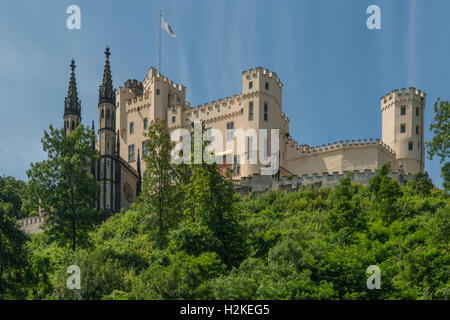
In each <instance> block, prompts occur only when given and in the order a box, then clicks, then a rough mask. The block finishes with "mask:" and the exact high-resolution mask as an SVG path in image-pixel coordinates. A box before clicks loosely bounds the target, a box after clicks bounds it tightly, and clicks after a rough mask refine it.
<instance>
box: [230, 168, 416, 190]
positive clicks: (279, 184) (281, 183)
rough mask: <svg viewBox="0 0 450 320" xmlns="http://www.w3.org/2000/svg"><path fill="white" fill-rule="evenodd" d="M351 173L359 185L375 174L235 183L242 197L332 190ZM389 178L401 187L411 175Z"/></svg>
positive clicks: (256, 178) (254, 179)
mask: <svg viewBox="0 0 450 320" xmlns="http://www.w3.org/2000/svg"><path fill="white" fill-rule="evenodd" d="M350 173H352V183H361V184H362V185H367V184H368V183H369V180H370V179H372V178H373V177H374V176H375V175H376V174H377V173H376V170H370V169H366V170H363V171H360V170H354V171H351V172H350V171H344V172H343V173H338V172H332V173H329V172H321V173H312V174H304V175H302V176H301V177H298V176H296V175H293V176H289V177H287V176H285V177H283V178H282V179H276V178H275V177H272V176H262V175H259V174H255V175H254V176H253V177H246V178H242V179H241V180H240V181H239V183H235V189H237V190H238V191H239V192H240V193H241V194H242V195H244V196H245V195H248V193H249V192H253V193H254V194H263V193H264V192H267V191H269V190H284V191H287V192H290V191H298V190H299V189H300V187H301V186H315V187H330V188H333V187H335V186H337V185H339V184H340V180H341V179H343V178H345V177H348V176H349V175H350ZM388 176H389V177H390V178H393V179H395V180H397V181H398V182H399V183H400V184H401V185H405V184H406V183H407V182H408V181H409V180H411V179H412V177H413V175H412V174H410V173H407V174H405V173H404V171H403V170H398V171H395V172H390V173H389V174H388Z"/></svg>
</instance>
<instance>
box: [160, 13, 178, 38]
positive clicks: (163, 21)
mask: <svg viewBox="0 0 450 320" xmlns="http://www.w3.org/2000/svg"><path fill="white" fill-rule="evenodd" d="M161 29H164V30H166V31H167V32H168V33H169V34H170V35H171V36H172V38H175V33H173V31H172V28H171V27H170V26H169V24H168V23H167V21H166V20H164V18H163V17H161Z"/></svg>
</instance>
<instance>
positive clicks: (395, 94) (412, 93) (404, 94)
mask: <svg viewBox="0 0 450 320" xmlns="http://www.w3.org/2000/svg"><path fill="white" fill-rule="evenodd" d="M426 96H427V94H426V93H425V92H422V91H420V90H419V89H416V88H414V87H409V89H408V91H406V88H402V89H401V90H399V89H395V90H392V91H391V92H389V93H388V94H386V95H385V96H383V97H381V98H380V100H381V103H382V104H387V103H390V102H391V101H392V100H394V101H395V100H397V99H400V98H422V99H425V98H426Z"/></svg>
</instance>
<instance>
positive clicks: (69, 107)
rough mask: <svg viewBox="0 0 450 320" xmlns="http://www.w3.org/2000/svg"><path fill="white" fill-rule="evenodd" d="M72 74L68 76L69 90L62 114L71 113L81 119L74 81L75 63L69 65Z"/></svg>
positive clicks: (79, 103) (75, 82)
mask: <svg viewBox="0 0 450 320" xmlns="http://www.w3.org/2000/svg"><path fill="white" fill-rule="evenodd" d="M70 68H71V69H72V73H71V74H70V82H69V90H68V92H67V97H66V98H65V100H64V114H67V113H73V114H76V115H77V116H79V117H80V118H81V102H80V101H79V100H78V92H77V81H76V79H75V68H76V66H75V61H74V60H73V59H72V63H71V64H70Z"/></svg>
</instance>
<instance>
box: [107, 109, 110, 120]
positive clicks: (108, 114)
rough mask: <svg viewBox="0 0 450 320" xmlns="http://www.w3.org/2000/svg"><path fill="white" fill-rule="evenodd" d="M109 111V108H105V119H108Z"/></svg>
mask: <svg viewBox="0 0 450 320" xmlns="http://www.w3.org/2000/svg"><path fill="white" fill-rule="evenodd" d="M109 116H110V113H109V109H108V110H106V119H109Z"/></svg>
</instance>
